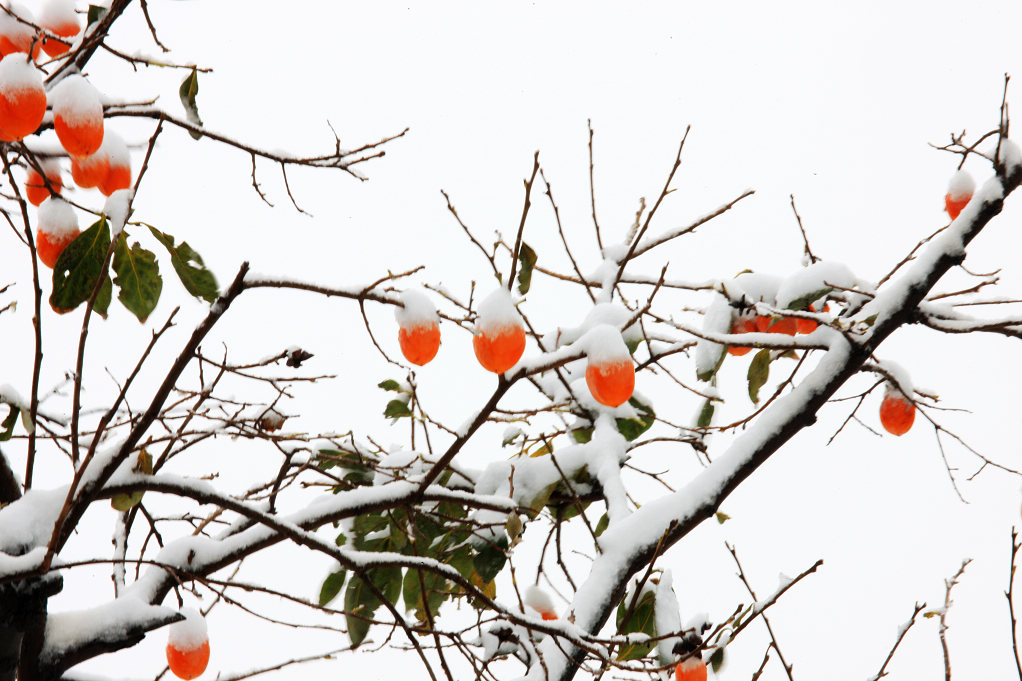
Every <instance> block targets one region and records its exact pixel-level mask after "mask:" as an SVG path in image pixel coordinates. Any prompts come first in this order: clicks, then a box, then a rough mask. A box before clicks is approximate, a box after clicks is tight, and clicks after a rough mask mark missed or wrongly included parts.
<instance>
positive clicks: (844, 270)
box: [776, 260, 857, 310]
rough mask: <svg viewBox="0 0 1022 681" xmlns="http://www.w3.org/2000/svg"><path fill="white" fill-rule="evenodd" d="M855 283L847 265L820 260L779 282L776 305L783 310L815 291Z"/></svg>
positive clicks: (852, 285)
mask: <svg viewBox="0 0 1022 681" xmlns="http://www.w3.org/2000/svg"><path fill="white" fill-rule="evenodd" d="M856 283H857V280H856V278H855V275H854V274H852V271H851V270H850V269H848V267H847V266H845V265H843V264H841V263H839V262H824V261H822V260H821V261H820V262H816V263H813V264H812V265H809V266H808V267H803V268H802V269H800V270H799V271H797V272H795V273H794V274H792V275H790V276H789V277H788V278H786V279H785V280H784V281H783V282H782V283H781V285H780V287H778V289H777V296H776V300H777V305H776V307H777V308H779V309H782V310H785V309H788V308H789V306H790V305H791V304H792V302H794V301H796V300H798V299H799V298H804V297H805V296H808V295H811V294H813V293H815V292H817V291H826V290H827V289H829V288H832V287H834V286H840V287H842V288H854V287H855V284H856ZM820 297H822V295H821V296H820ZM811 302H815V300H814V301H811Z"/></svg>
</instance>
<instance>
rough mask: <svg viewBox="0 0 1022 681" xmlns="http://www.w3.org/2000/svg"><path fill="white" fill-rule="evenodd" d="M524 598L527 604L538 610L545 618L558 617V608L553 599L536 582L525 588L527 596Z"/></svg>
mask: <svg viewBox="0 0 1022 681" xmlns="http://www.w3.org/2000/svg"><path fill="white" fill-rule="evenodd" d="M523 600H524V602H525V605H527V606H529V607H530V608H532V609H533V610H535V611H536V612H538V613H539V616H540V617H542V618H543V619H544V620H548V621H550V620H555V619H557V609H556V608H555V607H554V601H553V599H552V598H550V595H549V594H548V593H547V592H546V591H543V589H541V588H539V587H538V586H536V585H535V584H533V585H531V586H529V587H528V588H527V589H525V598H524V599H523Z"/></svg>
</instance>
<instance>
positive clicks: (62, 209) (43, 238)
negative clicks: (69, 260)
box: [35, 196, 81, 269]
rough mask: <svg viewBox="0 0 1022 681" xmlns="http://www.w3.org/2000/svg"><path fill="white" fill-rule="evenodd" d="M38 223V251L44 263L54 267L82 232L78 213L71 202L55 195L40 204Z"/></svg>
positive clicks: (51, 267)
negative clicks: (68, 246)
mask: <svg viewBox="0 0 1022 681" xmlns="http://www.w3.org/2000/svg"><path fill="white" fill-rule="evenodd" d="M36 224H37V228H36V235H35V238H36V253H38V254H39V260H41V261H42V263H43V264H44V265H46V266H47V267H49V268H50V269H53V266H54V265H56V264H57V259H58V258H59V257H60V254H61V253H63V252H64V249H65V248H67V245H68V244H69V243H71V242H72V241H74V240H75V237H77V236H78V235H79V234H80V233H81V232H80V230H79V229H78V215H77V214H75V211H74V208H72V207H71V204H69V203H68V202H67V201H65V200H64V199H62V198H60V197H56V196H54V197H50V198H48V199H46V200H45V201H43V202H42V204H40V206H39V219H38V220H37V222H36Z"/></svg>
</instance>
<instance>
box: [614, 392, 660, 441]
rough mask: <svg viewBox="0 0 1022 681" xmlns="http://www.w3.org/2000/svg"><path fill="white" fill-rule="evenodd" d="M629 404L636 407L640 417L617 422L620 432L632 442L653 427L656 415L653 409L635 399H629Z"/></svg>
mask: <svg viewBox="0 0 1022 681" xmlns="http://www.w3.org/2000/svg"><path fill="white" fill-rule="evenodd" d="M628 404H630V405H632V406H633V407H635V409H636V410H637V411H638V412H639V415H638V416H634V417H632V418H630V419H616V421H617V429H618V432H619V433H621V434H622V435H624V436H625V439H626V440H628V441H629V442H631V441H632V440H635V439H636V438H638V437H639V436H640V435H642V434H643V433H645V432H646V431H647V430H649V429H650V427H652V425H653V422H654V421H656V414H654V413H653V407H650V406H649V405H647V404H643V403H642V402H639V401H638V400H637V399H635V398H634V397H631V398H629V399H628Z"/></svg>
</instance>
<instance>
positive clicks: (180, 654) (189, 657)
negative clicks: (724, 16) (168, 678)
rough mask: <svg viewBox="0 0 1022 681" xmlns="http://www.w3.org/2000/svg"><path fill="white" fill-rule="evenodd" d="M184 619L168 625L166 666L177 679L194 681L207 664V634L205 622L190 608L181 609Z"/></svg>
mask: <svg viewBox="0 0 1022 681" xmlns="http://www.w3.org/2000/svg"><path fill="white" fill-rule="evenodd" d="M181 614H182V615H184V616H185V619H183V620H181V621H180V622H175V623H174V624H172V625H170V628H169V632H168V637H167V664H168V665H169V666H170V671H172V672H173V673H174V675H175V676H177V677H178V678H179V679H185V681H188V680H189V679H194V678H197V677H199V676H200V675H201V674H202V672H204V671H206V665H208V664H209V633H208V631H207V629H206V620H204V619H203V618H202V615H200V614H199V613H198V612H196V611H195V610H193V609H191V608H182V609H181Z"/></svg>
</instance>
